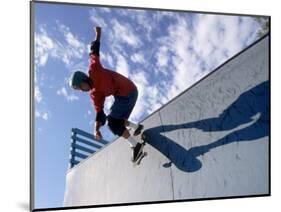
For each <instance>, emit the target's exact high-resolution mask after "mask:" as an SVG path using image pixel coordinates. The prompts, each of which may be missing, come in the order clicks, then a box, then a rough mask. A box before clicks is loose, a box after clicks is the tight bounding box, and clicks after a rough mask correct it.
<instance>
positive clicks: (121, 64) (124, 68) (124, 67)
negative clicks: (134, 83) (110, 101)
mask: <svg viewBox="0 0 281 212" xmlns="http://www.w3.org/2000/svg"><path fill="white" fill-rule="evenodd" d="M115 56H116V57H117V63H116V71H117V72H118V73H120V74H122V75H123V76H125V77H128V76H129V66H128V63H127V62H126V59H125V57H123V56H122V55H121V54H117V55H115Z"/></svg>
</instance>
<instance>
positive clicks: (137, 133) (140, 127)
mask: <svg viewBox="0 0 281 212" xmlns="http://www.w3.org/2000/svg"><path fill="white" fill-rule="evenodd" d="M142 130H143V125H142V124H139V126H138V127H137V129H136V130H135V132H134V136H138V135H139V134H140V133H141V131H142Z"/></svg>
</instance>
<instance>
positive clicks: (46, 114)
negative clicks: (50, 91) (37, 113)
mask: <svg viewBox="0 0 281 212" xmlns="http://www.w3.org/2000/svg"><path fill="white" fill-rule="evenodd" d="M42 119H44V120H46V121H47V120H48V119H49V116H48V113H43V115H42Z"/></svg>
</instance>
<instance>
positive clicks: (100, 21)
mask: <svg viewBox="0 0 281 212" xmlns="http://www.w3.org/2000/svg"><path fill="white" fill-rule="evenodd" d="M98 11H101V12H110V10H109V11H108V10H107V8H95V9H91V10H90V12H89V13H90V20H91V21H92V22H93V26H100V27H102V28H107V26H108V25H107V23H106V22H105V20H104V18H103V17H102V16H100V15H99V13H98Z"/></svg>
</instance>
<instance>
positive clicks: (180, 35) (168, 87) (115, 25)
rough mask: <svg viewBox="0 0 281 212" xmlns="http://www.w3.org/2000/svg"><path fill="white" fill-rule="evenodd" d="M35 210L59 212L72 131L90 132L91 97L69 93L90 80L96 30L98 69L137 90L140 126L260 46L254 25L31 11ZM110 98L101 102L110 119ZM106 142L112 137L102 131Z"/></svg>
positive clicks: (75, 10) (147, 14)
mask: <svg viewBox="0 0 281 212" xmlns="http://www.w3.org/2000/svg"><path fill="white" fill-rule="evenodd" d="M34 18H35V29H34V33H35V40H34V43H35V48H34V61H35V62H34V67H35V68H34V70H35V78H34V89H35V96H34V99H35V111H34V113H35V129H34V130H35V207H36V208H45V207H48V208H49V207H61V206H62V203H63V195H64V186H65V176H66V172H67V169H68V159H69V150H70V135H71V133H70V130H71V128H73V127H78V128H80V129H83V130H85V131H88V132H92V131H93V124H94V120H95V112H94V110H93V107H92V105H91V102H90V98H89V95H88V94H87V93H82V92H79V91H74V90H72V89H71V88H70V87H69V86H68V79H69V77H70V75H71V74H72V73H73V72H74V71H76V70H82V71H84V72H86V73H87V67H88V52H89V43H90V42H91V41H92V40H93V39H94V36H95V34H94V32H93V27H94V26H97V25H99V26H101V27H102V38H101V62H102V64H103V66H104V67H106V68H109V69H112V70H115V71H117V72H119V73H121V74H123V75H125V76H127V77H129V78H130V79H131V80H133V81H134V82H135V84H136V85H137V87H138V90H139V99H138V101H137V104H136V107H135V109H134V111H133V113H132V115H131V120H132V121H135V122H138V121H140V120H142V119H143V118H144V117H146V116H147V115H148V114H150V113H151V112H153V111H155V110H156V109H157V108H159V107H160V106H162V105H163V104H165V103H167V102H168V101H169V100H171V99H172V98H173V97H175V96H176V95H178V94H179V93H180V92H182V91H183V90H185V89H186V88H188V87H189V86H190V85H192V84H194V83H195V82H196V81H198V80H199V79H201V78H202V77H204V76H205V75H206V74H208V73H209V72H210V71H212V70H213V69H214V68H216V67H217V66H219V65H220V64H222V63H223V62H224V61H226V60H227V59H229V58H230V57H231V56H233V55H234V54H236V53H238V52H239V51H241V50H242V49H244V48H245V47H246V46H248V45H250V44H251V43H252V42H254V41H255V40H256V39H257V35H256V32H257V31H258V29H259V25H258V24H257V23H256V22H255V20H254V19H253V18H251V17H242V16H240V17H239V16H225V15H206V14H197V13H187V12H185V13H183V12H181V13H180V12H173V13H172V12H163V11H161V12H160V11H152V10H147V11H144V10H129V9H120V8H100V7H91V6H88V7H86V6H77V5H59V4H42V3H35V17H34ZM112 102H113V98H112V97H109V98H108V99H107V100H106V104H105V111H106V112H108V110H109V107H110V106H111V104H112ZM102 133H103V135H104V138H105V139H106V140H109V141H111V140H113V139H114V136H113V135H112V134H111V133H110V132H109V131H108V129H107V127H104V128H103V129H102Z"/></svg>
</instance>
